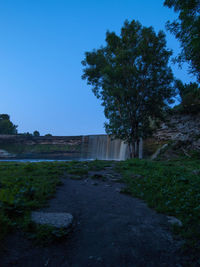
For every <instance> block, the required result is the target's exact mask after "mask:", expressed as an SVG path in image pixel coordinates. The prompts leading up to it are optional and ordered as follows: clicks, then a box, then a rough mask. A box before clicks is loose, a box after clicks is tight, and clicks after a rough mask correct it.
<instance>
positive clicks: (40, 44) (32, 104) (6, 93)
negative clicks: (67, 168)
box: [0, 0, 192, 135]
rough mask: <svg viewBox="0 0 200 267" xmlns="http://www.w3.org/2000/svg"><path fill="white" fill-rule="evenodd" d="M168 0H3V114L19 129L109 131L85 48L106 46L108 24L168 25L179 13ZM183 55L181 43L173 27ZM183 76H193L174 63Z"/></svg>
mask: <svg viewBox="0 0 200 267" xmlns="http://www.w3.org/2000/svg"><path fill="white" fill-rule="evenodd" d="M163 2H164V0H154V1H149V0H140V1H138V0H101V1H100V0H96V1H94V0H84V1H83V0H70V1H69V0H28V1H27V0H17V1H16V0H0V90H1V97H0V113H7V114H9V115H10V116H11V120H12V121H13V122H14V123H15V124H17V125H18V126H19V127H18V131H19V132H33V131H34V130H39V132H40V133H41V134H46V133H51V134H53V135H83V134H100V133H104V128H103V124H104V121H105V117H104V114H103V108H102V106H101V103H100V101H99V100H97V99H96V97H95V96H94V95H93V93H92V91H91V88H90V87H89V86H87V84H86V81H83V80H81V75H82V65H81V61H82V60H83V58H84V52H85V51H91V50H92V49H93V48H99V47H100V46H101V45H104V40H105V33H106V31H107V30H109V31H115V32H116V33H119V32H120V28H121V27H122V25H123V23H124V21H125V20H126V19H128V20H129V21H131V20H132V19H135V20H139V21H140V22H141V23H142V24H143V25H144V26H153V27H154V29H155V30H156V32H157V31H158V30H164V31H165V32H166V30H165V23H166V21H167V20H172V19H173V18H175V17H176V14H175V13H174V12H173V11H172V10H170V9H168V8H167V7H164V6H163ZM166 34H167V44H168V47H169V48H171V49H173V51H174V54H175V55H176V54H177V52H178V51H179V43H178V42H177V41H176V40H175V38H174V37H173V36H172V35H171V34H170V33H168V32H166ZM172 67H173V70H174V74H175V76H176V77H177V78H180V79H182V80H183V81H184V82H189V81H191V80H192V77H190V76H189V75H188V74H187V71H186V68H184V69H182V70H180V69H178V67H177V66H172Z"/></svg>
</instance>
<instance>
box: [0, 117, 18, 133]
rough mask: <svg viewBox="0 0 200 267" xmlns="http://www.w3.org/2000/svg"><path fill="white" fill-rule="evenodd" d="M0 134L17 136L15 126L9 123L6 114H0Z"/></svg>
mask: <svg viewBox="0 0 200 267" xmlns="http://www.w3.org/2000/svg"><path fill="white" fill-rule="evenodd" d="M0 134H17V126H16V125H14V124H13V123H12V122H11V121H10V116H9V115H8V114H0Z"/></svg>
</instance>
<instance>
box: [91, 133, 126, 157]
mask: <svg viewBox="0 0 200 267" xmlns="http://www.w3.org/2000/svg"><path fill="white" fill-rule="evenodd" d="M127 157H128V146H127V144H125V143H124V142H123V141H122V140H119V139H115V140H112V139H111V138H110V137H109V136H108V135H90V136H88V158H90V159H100V160H125V159H126V158H127Z"/></svg>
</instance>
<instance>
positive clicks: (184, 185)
mask: <svg viewBox="0 0 200 267" xmlns="http://www.w3.org/2000/svg"><path fill="white" fill-rule="evenodd" d="M113 164H114V168H115V169H116V170H117V172H120V173H121V175H122V177H123V181H124V183H126V185H127V187H126V189H125V190H124V193H129V194H131V195H132V196H135V197H138V198H141V199H143V200H144V201H145V202H147V203H148V205H149V206H150V207H152V208H154V209H155V210H157V211H158V212H160V213H164V214H167V215H171V216H175V217H176V218H178V219H179V220H181V222H182V223H183V226H182V227H174V231H175V233H177V234H179V235H180V236H182V237H183V238H184V240H186V242H185V249H188V251H190V253H192V254H194V255H197V254H198V253H200V224H199V222H200V160H199V159H198V158H197V157H193V158H179V159H176V160H174V159H173V160H168V161H148V160H137V159H133V160H127V161H124V162H115V163H113V162H106V161H91V162H77V161H72V162H43V163H5V162H2V163H0V229H1V231H0V239H3V238H4V237H5V236H6V234H7V233H8V231H10V230H15V229H17V228H19V229H22V230H24V231H27V232H28V231H30V229H31V227H30V225H31V223H30V212H31V210H34V209H38V208H40V207H42V206H44V205H45V204H46V203H47V200H48V199H49V198H51V197H52V196H53V195H54V193H55V191H56V187H57V186H58V185H60V184H61V179H60V178H61V177H63V176H65V175H66V174H68V176H69V177H70V175H72V176H73V177H74V178H75V179H82V178H83V177H87V174H88V171H90V170H94V171H99V170H102V169H103V168H104V167H106V166H111V165H113ZM39 232H40V235H41V237H42V236H43V234H44V233H45V231H44V229H39Z"/></svg>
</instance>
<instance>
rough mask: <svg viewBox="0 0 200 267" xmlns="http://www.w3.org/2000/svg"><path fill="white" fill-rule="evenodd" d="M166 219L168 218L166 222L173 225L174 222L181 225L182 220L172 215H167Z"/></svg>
mask: <svg viewBox="0 0 200 267" xmlns="http://www.w3.org/2000/svg"><path fill="white" fill-rule="evenodd" d="M167 219H168V223H171V224H173V225H174V224H176V225H178V226H180V227H181V226H183V224H182V222H181V221H180V220H179V219H177V218H175V217H173V216H167Z"/></svg>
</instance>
